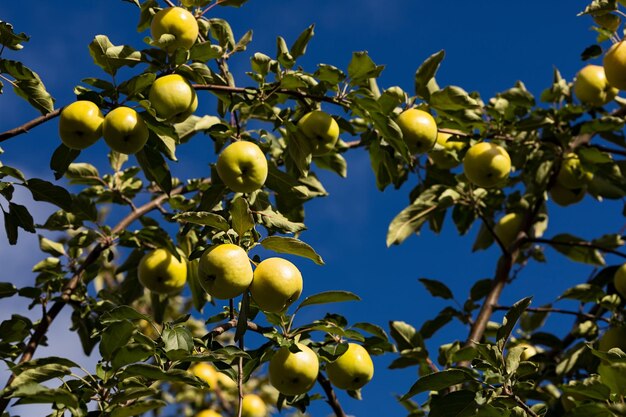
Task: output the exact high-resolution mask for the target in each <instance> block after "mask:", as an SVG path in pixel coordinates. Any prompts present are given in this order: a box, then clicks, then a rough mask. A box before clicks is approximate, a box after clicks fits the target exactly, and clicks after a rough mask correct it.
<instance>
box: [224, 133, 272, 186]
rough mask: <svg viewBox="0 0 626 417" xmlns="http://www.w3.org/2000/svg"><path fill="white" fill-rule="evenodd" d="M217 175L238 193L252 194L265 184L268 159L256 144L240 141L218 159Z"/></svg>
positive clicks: (231, 145) (230, 146)
mask: <svg viewBox="0 0 626 417" xmlns="http://www.w3.org/2000/svg"><path fill="white" fill-rule="evenodd" d="M217 174H218V175H219V176H220V179H221V180H222V181H223V182H224V184H226V185H227V186H228V188H230V189H231V190H233V191H235V192H237V193H251V192H253V191H256V190H258V189H259V188H261V187H262V186H263V184H265V180H266V179H267V159H266V158H265V154H264V153H263V151H262V150H261V148H259V146H258V145H257V144H255V143H252V142H248V141H244V140H240V141H237V142H233V143H231V144H230V145H228V146H227V147H226V148H225V149H224V150H223V151H222V152H220V155H219V156H218V158H217Z"/></svg>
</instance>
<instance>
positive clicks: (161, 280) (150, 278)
mask: <svg viewBox="0 0 626 417" xmlns="http://www.w3.org/2000/svg"><path fill="white" fill-rule="evenodd" d="M137 276H138V278H139V282H141V283H142V284H143V286H144V287H146V288H147V289H149V290H150V291H152V292H156V293H159V294H171V293H174V292H178V291H180V290H182V289H183V287H184V286H185V282H187V263H186V261H185V259H181V260H180V261H179V260H178V259H176V257H175V256H174V255H172V253H170V252H169V251H168V250H167V249H163V248H158V249H154V250H152V251H150V252H148V253H146V254H145V255H144V256H143V258H141V261H139V267H138V270H137Z"/></svg>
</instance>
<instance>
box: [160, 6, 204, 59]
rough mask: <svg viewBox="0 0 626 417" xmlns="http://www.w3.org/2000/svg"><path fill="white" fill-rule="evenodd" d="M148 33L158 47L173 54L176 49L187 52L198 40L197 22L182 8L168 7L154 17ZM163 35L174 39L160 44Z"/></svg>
mask: <svg viewBox="0 0 626 417" xmlns="http://www.w3.org/2000/svg"><path fill="white" fill-rule="evenodd" d="M150 32H151V33H152V38H153V39H154V40H155V41H156V42H157V44H158V45H159V47H160V48H161V49H164V50H165V51H167V52H170V53H171V52H174V51H175V50H176V49H178V48H180V49H184V50H189V49H190V48H191V47H192V46H193V44H194V43H195V42H196V39H198V21H197V20H196V18H195V17H194V15H193V14H191V13H190V12H189V11H188V10H186V9H183V8H182V7H168V8H165V9H163V10H160V11H159V12H157V13H156V14H155V15H154V17H153V18H152V24H151V25H150ZM163 35H172V36H173V37H174V38H173V39H171V40H166V41H165V42H161V41H160V39H161V36H163Z"/></svg>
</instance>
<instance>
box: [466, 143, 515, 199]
mask: <svg viewBox="0 0 626 417" xmlns="http://www.w3.org/2000/svg"><path fill="white" fill-rule="evenodd" d="M463 170H464V172H465V176H466V177H467V179H468V180H470V181H471V182H472V183H474V184H475V185H477V186H479V187H483V188H492V187H496V186H498V185H500V184H502V183H503V182H504V181H505V180H506V179H507V178H508V177H509V173H510V172H511V158H510V157H509V153H508V152H507V151H506V149H504V148H503V147H502V146H500V145H496V144H494V143H490V142H480V143H477V144H476V145H473V146H472V147H471V148H469V150H468V151H467V153H466V154H465V157H464V158H463Z"/></svg>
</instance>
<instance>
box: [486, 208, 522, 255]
mask: <svg viewBox="0 0 626 417" xmlns="http://www.w3.org/2000/svg"><path fill="white" fill-rule="evenodd" d="M523 223H524V215H523V214H521V213H507V214H505V215H504V216H502V218H501V219H500V220H498V222H497V223H496V224H495V226H494V227H493V232H494V233H495V234H496V236H498V239H500V242H502V244H503V245H504V247H509V246H511V243H513V241H514V240H515V238H516V237H517V235H518V234H519V232H520V230H522V226H523Z"/></svg>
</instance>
